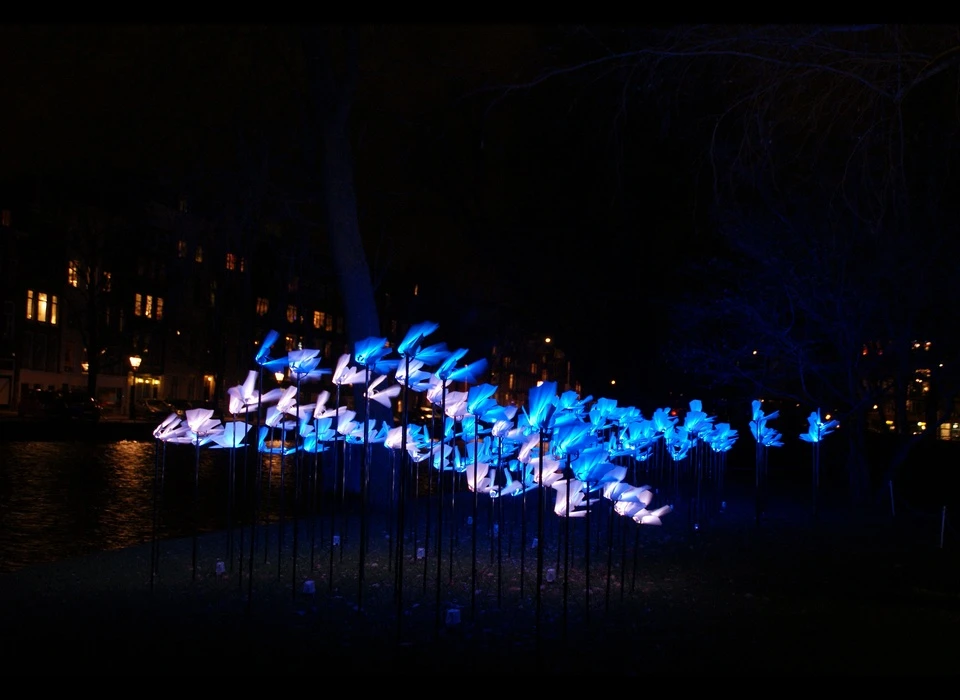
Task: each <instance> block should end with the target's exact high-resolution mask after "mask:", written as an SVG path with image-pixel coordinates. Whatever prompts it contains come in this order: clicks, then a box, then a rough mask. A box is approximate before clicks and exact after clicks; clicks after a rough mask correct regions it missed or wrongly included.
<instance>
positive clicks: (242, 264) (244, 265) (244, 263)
mask: <svg viewBox="0 0 960 700" xmlns="http://www.w3.org/2000/svg"><path fill="white" fill-rule="evenodd" d="M246 269H247V261H246V260H244V259H243V258H240V272H244V271H245V270H246Z"/></svg>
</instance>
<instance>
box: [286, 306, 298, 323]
mask: <svg viewBox="0 0 960 700" xmlns="http://www.w3.org/2000/svg"><path fill="white" fill-rule="evenodd" d="M296 320H297V307H296V306H294V305H293V304H290V305H288V306H287V321H289V322H290V323H293V322H294V321H296Z"/></svg>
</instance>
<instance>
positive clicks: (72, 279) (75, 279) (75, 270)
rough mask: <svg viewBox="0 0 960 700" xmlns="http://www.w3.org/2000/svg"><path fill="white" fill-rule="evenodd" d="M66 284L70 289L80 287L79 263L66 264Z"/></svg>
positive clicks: (72, 261) (74, 261) (73, 261)
mask: <svg viewBox="0 0 960 700" xmlns="http://www.w3.org/2000/svg"><path fill="white" fill-rule="evenodd" d="M67 284H69V285H70V286H71V287H78V286H80V263H79V262H77V261H76V260H71V261H70V262H69V263H67Z"/></svg>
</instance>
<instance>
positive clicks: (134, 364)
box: [130, 355, 142, 420]
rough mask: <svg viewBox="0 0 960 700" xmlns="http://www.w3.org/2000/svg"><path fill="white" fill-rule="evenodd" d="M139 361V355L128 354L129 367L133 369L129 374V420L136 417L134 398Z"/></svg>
mask: <svg viewBox="0 0 960 700" xmlns="http://www.w3.org/2000/svg"><path fill="white" fill-rule="evenodd" d="M141 362H142V360H141V358H140V356H139V355H131V356H130V369H131V370H133V373H132V374H131V375H130V420H135V419H136V417H137V410H136V404H135V403H134V399H135V394H136V388H137V370H138V369H139V368H140V363H141Z"/></svg>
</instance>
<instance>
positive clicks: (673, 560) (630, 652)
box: [0, 475, 960, 683]
mask: <svg viewBox="0 0 960 700" xmlns="http://www.w3.org/2000/svg"><path fill="white" fill-rule="evenodd" d="M748 476H749V475H748ZM747 481H748V480H747ZM800 493H803V495H797V494H800ZM790 494H793V495H790ZM461 496H463V497H464V500H462V501H461V502H460V505H458V508H459V509H460V510H459V511H458V516H457V517H458V518H460V517H462V516H463V515H464V514H465V513H467V512H469V509H470V505H469V504H470V503H471V501H470V500H469V498H470V496H469V494H461ZM804 496H807V497H806V498H805V497H804ZM728 499H729V500H728V502H727V508H726V510H725V511H724V512H723V513H722V514H721V513H717V512H714V514H713V515H712V516H711V517H709V518H704V519H703V526H702V527H701V528H700V529H699V530H697V531H694V530H693V528H692V527H691V519H690V517H689V512H688V511H685V510H684V509H682V508H678V509H677V511H675V512H674V513H671V514H670V515H668V516H666V517H665V519H664V524H663V526H662V527H644V528H642V530H640V532H639V533H637V531H636V530H637V528H636V527H635V526H634V525H633V524H632V522H631V521H627V520H625V519H623V518H619V517H616V518H615V519H614V520H613V521H612V522H613V524H614V527H613V528H612V529H608V528H607V520H606V518H605V517H603V516H600V515H598V516H596V517H592V518H591V523H592V524H591V527H592V528H593V529H592V530H591V541H593V542H594V548H592V549H591V553H590V560H589V564H588V562H587V560H586V557H585V556H584V551H585V549H586V547H585V546H584V543H585V540H586V531H585V527H586V523H585V522H584V521H573V522H572V525H573V526H574V530H573V534H572V537H571V541H572V542H573V544H574V547H575V554H572V555H571V559H570V575H569V577H568V578H567V583H566V586H565V585H564V576H563V570H564V567H563V557H562V556H561V559H560V564H561V565H560V567H559V568H557V580H556V581H553V582H547V581H546V578H547V575H546V573H544V574H543V588H542V593H541V596H540V600H539V614H538V601H537V596H536V590H537V586H536V583H537V578H538V573H537V571H538V566H537V553H536V551H535V550H532V549H529V550H527V551H526V552H525V553H524V563H525V569H524V571H525V573H524V578H523V582H522V584H523V585H522V588H523V590H522V593H521V581H520V575H519V572H520V551H519V544H518V542H519V534H518V533H517V534H514V538H515V542H514V545H513V547H512V552H511V554H512V556H508V553H507V551H506V550H507V545H506V543H503V545H504V548H503V550H501V557H500V561H501V562H502V564H501V565H500V566H498V564H497V557H496V555H494V556H493V563H492V564H491V552H490V547H489V540H488V539H487V533H486V531H485V525H484V523H485V522H486V520H485V517H481V518H479V519H478V522H479V523H481V527H479V528H478V530H479V536H478V540H477V542H478V544H477V550H478V553H479V554H478V566H477V573H476V581H477V587H476V590H477V593H476V596H475V597H474V596H471V593H470V591H471V587H472V586H471V582H472V581H473V575H474V574H473V567H472V561H473V558H472V544H471V543H472V539H471V528H470V527H469V526H468V525H465V524H464V525H462V526H461V528H460V530H459V533H458V538H457V543H456V546H455V553H454V556H453V561H454V564H455V566H454V570H453V573H452V575H451V574H450V571H449V568H448V562H449V559H448V556H449V550H447V548H448V547H449V543H448V542H447V541H446V540H445V544H444V548H445V550H447V551H445V552H444V558H443V559H442V561H441V576H440V579H441V586H440V595H439V596H438V595H437V587H436V585H435V584H436V578H437V566H436V560H435V558H433V557H431V558H429V559H428V560H427V566H426V568H425V567H424V565H423V562H417V561H415V560H414V559H413V557H412V556H410V557H408V558H407V559H405V564H404V575H405V576H404V586H403V598H402V600H401V602H400V605H399V606H398V602H397V597H396V596H395V595H394V593H395V591H396V588H395V585H394V581H395V576H394V567H393V563H394V562H393V557H392V556H391V555H390V553H389V551H390V547H389V546H388V544H389V542H390V540H389V532H388V531H386V530H385V525H384V523H385V522H386V521H385V520H383V519H380V520H377V521H371V522H374V523H375V524H374V525H371V533H372V536H371V545H370V547H369V549H368V550H367V551H366V552H365V562H366V566H365V567H364V585H363V587H362V589H361V587H360V586H359V584H358V582H357V577H358V571H359V566H358V562H359V539H358V537H357V533H356V530H354V531H353V532H352V534H350V535H349V537H348V538H347V539H346V541H345V546H344V556H343V560H342V561H341V560H340V558H339V551H337V552H336V554H335V556H334V558H333V560H332V561H333V578H332V580H331V578H330V576H329V572H330V566H331V564H330V562H331V558H330V556H329V554H328V552H329V550H328V549H327V548H325V547H322V546H321V543H323V542H324V541H325V539H326V536H325V535H324V534H323V532H322V531H321V530H319V529H318V533H319V534H318V536H317V540H316V541H315V547H314V549H313V559H314V561H313V565H314V568H313V572H312V578H313V579H314V581H315V585H316V593H315V594H314V595H306V594H304V593H303V581H304V579H306V578H308V577H310V574H309V572H310V564H311V562H310V560H311V535H310V530H309V526H308V525H307V524H306V521H301V522H300V525H299V527H298V528H297V532H298V551H299V553H300V556H299V559H298V569H297V572H296V573H295V572H293V571H292V569H291V567H290V560H291V557H290V552H291V551H292V548H293V540H292V536H293V532H292V531H293V526H292V524H290V523H287V525H286V527H285V535H286V544H285V547H284V551H283V554H282V556H281V558H280V562H279V564H278V561H277V552H276V539H275V538H276V529H273V530H272V531H271V536H272V538H273V540H272V542H271V544H270V549H269V550H268V552H267V554H266V557H265V555H264V552H263V549H262V547H261V546H260V545H261V544H262V537H261V538H260V539H259V540H258V547H257V550H256V553H255V556H254V579H253V580H254V585H253V588H252V597H250V598H248V592H249V591H250V590H251V589H250V588H249V581H248V578H247V570H248V569H247V567H248V564H249V562H248V561H247V559H246V555H245V558H244V564H243V567H244V571H243V576H239V568H240V566H239V562H238V561H234V562H230V561H229V557H228V556H226V554H225V552H227V551H228V550H227V535H226V534H225V533H213V534H207V535H202V536H201V537H199V538H198V544H197V562H198V564H197V576H196V579H195V580H194V577H193V572H194V568H193V540H192V538H187V539H185V540H176V541H168V542H163V543H161V551H162V558H161V561H160V569H159V573H158V575H157V577H156V578H155V579H154V581H153V585H152V586H151V577H150V567H149V562H150V556H151V544H150V543H149V542H148V543H146V544H145V545H143V546H141V547H137V548H132V549H128V550H122V551H115V552H107V553H103V554H99V555H96V556H93V557H87V558H83V559H77V560H69V561H63V562H59V563H56V564H50V565H43V566H38V567H34V568H31V569H28V570H25V571H21V572H17V573H14V574H8V575H5V576H2V577H0V595H2V600H3V601H4V604H3V610H2V618H0V622H2V630H3V639H2V640H0V643H2V644H3V648H4V649H5V651H4V653H3V655H2V656H0V659H2V664H3V666H2V667H3V670H4V671H5V672H6V673H8V674H17V673H31V674H33V673H36V672H37V670H38V669H41V668H42V669H43V672H44V674H45V675H51V674H52V675H61V674H63V675H78V674H110V675H116V674H137V675H145V674H148V673H149V674H159V675H168V674H191V675H220V676H226V675H229V676H230V677H232V678H235V677H237V676H238V675H239V676H259V675H261V674H263V675H266V674H281V675H280V676H278V678H282V677H283V676H284V675H286V674H290V673H293V674H300V673H313V674H321V675H322V677H326V678H333V677H335V676H336V674H340V673H343V672H345V671H347V672H349V671H353V670H362V671H364V672H365V673H391V674H392V673H399V674H414V675H420V676H422V677H424V678H427V677H429V676H431V675H434V674H437V673H456V674H469V675H477V676H479V677H480V678H482V680H478V682H483V683H488V682H490V681H495V680H496V679H497V678H498V677H500V676H503V675H514V674H515V675H527V676H529V675H530V674H533V673H539V672H541V671H560V672H562V673H565V674H567V675H568V676H569V677H570V678H571V679H575V678H584V679H590V680H602V679H618V678H620V677H623V676H634V675H645V676H646V675H654V676H656V675H667V676H672V677H674V679H675V680H680V679H681V678H682V677H683V676H690V675H699V674H707V673H709V674H724V675H746V674H749V675H752V676H756V675H795V674H808V675H814V674H816V675H819V674H831V675H953V674H955V673H956V669H957V658H958V652H960V642H958V639H957V633H958V630H960V626H958V623H960V565H958V557H957V553H956V536H955V533H954V530H953V529H952V527H950V526H947V527H945V528H944V545H943V547H941V544H940V543H941V525H942V524H943V522H942V520H941V517H940V515H941V514H940V513H929V512H927V513H916V512H914V513H910V512H907V509H906V508H904V507H902V506H901V510H902V511H904V512H898V513H896V515H895V516H892V515H891V512H890V507H889V504H887V505H886V506H885V507H883V508H878V509H877V510H876V511H875V512H869V513H868V512H858V513H857V514H856V515H853V514H851V513H850V510H849V509H848V508H847V507H846V506H845V505H844V503H843V502H842V501H841V500H839V499H834V500H830V499H829V498H827V497H824V498H823V499H822V501H821V503H820V504H819V507H818V513H817V515H816V517H814V515H813V512H812V507H811V502H812V499H811V498H810V497H809V495H808V494H807V492H806V491H805V490H804V489H801V488H796V489H794V488H793V487H791V490H788V489H787V487H786V486H784V487H783V488H781V489H780V490H777V489H776V488H773V489H772V491H771V494H770V499H769V507H768V509H767V512H766V514H765V515H764V516H763V518H762V520H761V522H760V524H759V525H758V524H757V522H756V518H755V512H754V501H753V497H752V492H751V490H750V488H749V486H748V485H747V484H746V483H744V484H743V485H742V486H741V487H739V488H736V487H735V486H731V487H730V492H729V495H728ZM508 500H509V499H508ZM517 503H518V501H514V502H512V503H507V502H506V501H505V505H508V506H514V507H516V506H517ZM654 505H657V504H654ZM321 522H323V519H322V518H321ZM545 522H546V525H545V530H544V535H545V536H544V541H545V542H546V543H547V546H546V547H545V549H544V567H543V570H544V572H545V570H546V569H547V568H556V564H557V551H556V548H555V547H556V544H557V541H558V537H559V534H560V532H561V531H562V528H563V521H561V520H559V519H557V518H556V516H553V514H552V513H551V514H550V518H549V519H548V520H546V521H545ZM357 526H358V522H357V521H356V520H354V527H355V528H356V527H357ZM628 526H629V527H628ZM323 527H326V526H325V525H324V526H323ZM514 527H516V528H519V525H516V526H514ZM537 527H538V525H537V519H536V517H535V516H533V517H532V518H531V519H530V520H528V526H527V532H526V535H527V541H529V540H530V539H531V538H532V537H533V536H535V535H536V534H537V532H536V531H537ZM328 532H329V530H328ZM504 532H506V530H504ZM637 535H639V538H638V539H635V538H637ZM611 536H612V539H608V538H610V537H611ZM234 538H235V544H238V539H239V534H236V535H235V536H234ZM245 542H246V544H245V549H246V548H248V547H249V536H247V538H246V540H245ZM611 542H612V545H611V544H610V543H611ZM635 543H639V545H640V548H639V549H638V550H636V551H637V556H636V557H634V544H635ZM561 551H562V550H561ZM408 554H409V553H408ZM217 558H222V559H224V560H225V561H224V564H225V566H226V567H227V575H225V576H222V577H217V576H216V575H215V564H216V560H217ZM231 564H233V566H232V567H231ZM588 571H589V578H588V576H587V572H588ZM425 572H426V573H425ZM608 572H609V576H608ZM424 581H426V585H424ZM331 582H332V585H331ZM588 583H589V595H588V594H587V591H588ZM294 589H296V590H295V591H294ZM361 591H362V593H361ZM361 596H362V598H361ZM438 600H439V605H438V604H437V601H438ZM358 608H361V609H358ZM398 609H402V611H403V612H402V615H401V616H399V617H398V615H397V611H398ZM452 609H457V610H458V611H459V614H460V617H461V622H460V623H459V624H451V625H447V624H446V622H447V619H446V618H447V613H448V611H449V610H452ZM398 619H399V620H400V624H398ZM438 622H439V624H438Z"/></svg>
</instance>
